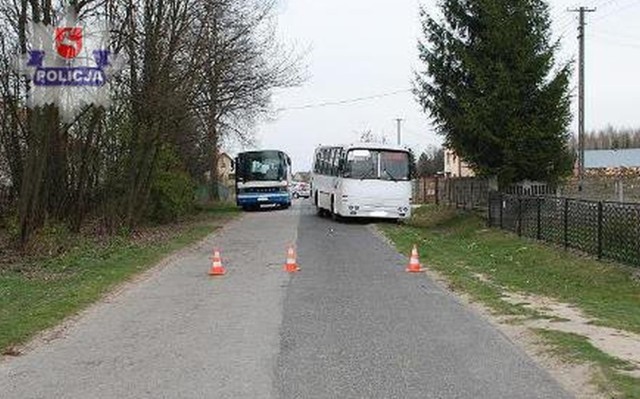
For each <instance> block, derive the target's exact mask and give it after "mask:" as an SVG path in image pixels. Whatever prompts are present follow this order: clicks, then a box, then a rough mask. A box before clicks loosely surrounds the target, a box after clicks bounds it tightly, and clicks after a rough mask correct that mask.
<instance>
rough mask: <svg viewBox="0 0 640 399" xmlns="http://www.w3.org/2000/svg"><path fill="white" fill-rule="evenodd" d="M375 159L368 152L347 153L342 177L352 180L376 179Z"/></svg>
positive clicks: (353, 151)
mask: <svg viewBox="0 0 640 399" xmlns="http://www.w3.org/2000/svg"><path fill="white" fill-rule="evenodd" d="M377 174H378V173H377V164H376V157H375V154H374V153H373V152H372V151H369V150H351V151H349V152H348V153H347V164H346V167H345V170H344V177H348V178H352V179H376V178H377Z"/></svg>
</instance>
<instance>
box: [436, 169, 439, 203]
mask: <svg viewBox="0 0 640 399" xmlns="http://www.w3.org/2000/svg"><path fill="white" fill-rule="evenodd" d="M436 205H440V178H439V177H437V176H436Z"/></svg>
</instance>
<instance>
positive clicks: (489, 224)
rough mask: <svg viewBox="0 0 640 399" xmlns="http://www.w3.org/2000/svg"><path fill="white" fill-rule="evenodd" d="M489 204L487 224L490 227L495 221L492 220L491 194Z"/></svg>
mask: <svg viewBox="0 0 640 399" xmlns="http://www.w3.org/2000/svg"><path fill="white" fill-rule="evenodd" d="M487 204H489V206H488V209H487V215H488V216H489V223H488V224H487V225H488V226H489V227H491V225H492V224H493V220H492V219H491V193H489V199H488V200H487Z"/></svg>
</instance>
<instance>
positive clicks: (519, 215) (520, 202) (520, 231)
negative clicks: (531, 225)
mask: <svg viewBox="0 0 640 399" xmlns="http://www.w3.org/2000/svg"><path fill="white" fill-rule="evenodd" d="M517 231H518V236H522V198H520V197H518V229H517Z"/></svg>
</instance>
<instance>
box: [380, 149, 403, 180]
mask: <svg viewBox="0 0 640 399" xmlns="http://www.w3.org/2000/svg"><path fill="white" fill-rule="evenodd" d="M380 170H382V171H383V172H384V171H386V173H382V174H381V176H380V178H381V179H383V180H409V154H407V153H406V152H399V151H381V152H380Z"/></svg>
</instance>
